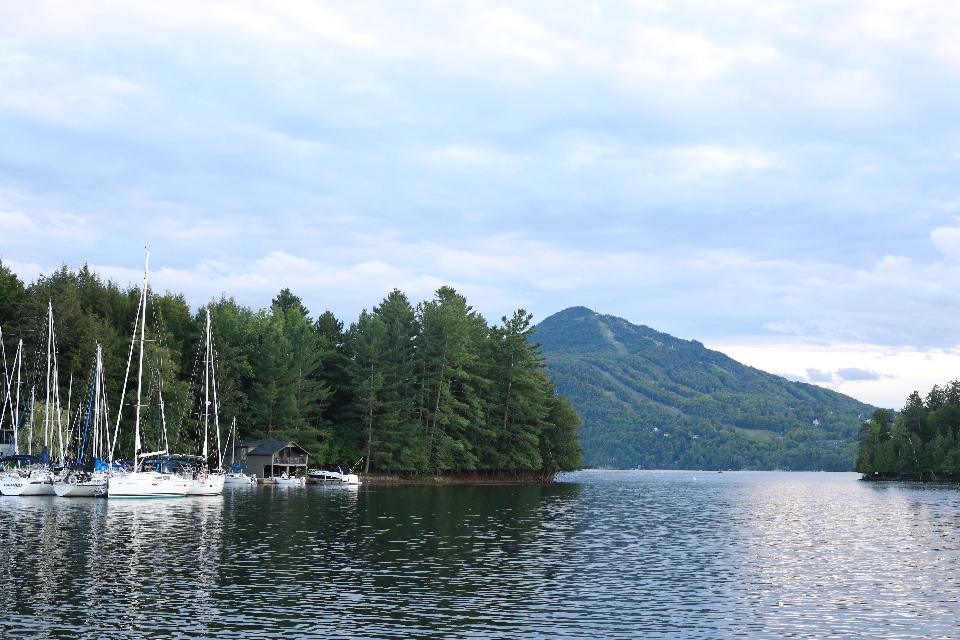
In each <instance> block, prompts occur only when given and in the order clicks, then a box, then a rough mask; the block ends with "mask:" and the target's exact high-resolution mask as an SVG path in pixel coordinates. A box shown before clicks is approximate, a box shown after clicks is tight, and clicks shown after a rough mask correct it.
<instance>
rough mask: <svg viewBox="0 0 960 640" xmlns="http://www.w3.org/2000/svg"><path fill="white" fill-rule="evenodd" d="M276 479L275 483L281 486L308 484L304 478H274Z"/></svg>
mask: <svg viewBox="0 0 960 640" xmlns="http://www.w3.org/2000/svg"><path fill="white" fill-rule="evenodd" d="M274 480H276V483H275V484H278V485H280V486H281V487H302V486H303V485H304V484H306V480H305V479H304V478H274Z"/></svg>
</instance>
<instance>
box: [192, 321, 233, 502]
mask: <svg viewBox="0 0 960 640" xmlns="http://www.w3.org/2000/svg"><path fill="white" fill-rule="evenodd" d="M215 375H216V371H215V369H214V366H213V340H212V339H211V331H210V309H209V308H208V309H207V335H206V357H205V358H204V367H203V453H202V454H201V460H200V468H199V470H198V472H197V477H196V482H195V484H194V485H193V486H192V487H190V489H188V490H187V495H188V496H218V495H220V494H221V493H223V484H224V481H225V480H226V478H225V476H224V473H223V460H222V457H223V456H222V454H221V452H220V411H219V409H218V407H217V385H216V383H215V377H214V376H215ZM211 388H212V389H213V426H214V429H215V430H216V432H217V466H216V468H215V469H211V468H210V450H209V441H210V390H211Z"/></svg>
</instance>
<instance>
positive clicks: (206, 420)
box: [203, 308, 210, 466]
mask: <svg viewBox="0 0 960 640" xmlns="http://www.w3.org/2000/svg"><path fill="white" fill-rule="evenodd" d="M206 342H207V344H206V347H207V349H206V353H205V354H204V363H203V464H204V466H208V461H207V440H209V433H210V309H209V308H208V309H207V340H206Z"/></svg>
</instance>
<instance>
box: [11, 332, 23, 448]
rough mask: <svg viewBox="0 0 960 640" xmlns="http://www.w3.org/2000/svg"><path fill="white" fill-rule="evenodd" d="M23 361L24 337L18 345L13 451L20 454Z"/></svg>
mask: <svg viewBox="0 0 960 640" xmlns="http://www.w3.org/2000/svg"><path fill="white" fill-rule="evenodd" d="M22 361H23V338H20V342H19V344H18V345H17V415H18V416H19V417H18V418H17V424H16V425H15V426H14V427H13V429H14V432H13V439H14V443H15V444H14V447H13V453H14V454H15V455H19V454H20V437H19V436H20V432H19V430H20V420H22V419H23V416H21V415H20V363H21V362H22Z"/></svg>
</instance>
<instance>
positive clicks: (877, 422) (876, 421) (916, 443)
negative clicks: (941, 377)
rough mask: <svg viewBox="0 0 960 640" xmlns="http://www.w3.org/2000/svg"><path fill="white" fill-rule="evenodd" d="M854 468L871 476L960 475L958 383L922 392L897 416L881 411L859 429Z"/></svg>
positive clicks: (959, 403) (911, 397)
mask: <svg viewBox="0 0 960 640" xmlns="http://www.w3.org/2000/svg"><path fill="white" fill-rule="evenodd" d="M856 470H857V471H859V472H861V473H865V474H870V475H878V476H882V477H889V476H898V475H906V476H923V474H931V476H936V475H937V474H946V475H952V474H960V382H958V381H957V380H953V381H951V382H948V383H947V384H945V385H943V386H939V385H934V386H933V388H932V389H931V390H930V392H929V393H928V394H927V396H926V398H922V397H921V396H920V393H919V392H918V391H914V392H913V393H911V394H910V395H909V396H908V397H907V401H906V403H905V404H904V407H903V409H902V410H901V411H900V412H898V413H896V414H894V413H893V412H891V411H888V410H886V409H878V410H877V411H875V412H874V414H873V417H872V418H871V419H870V420H869V421H867V422H865V423H863V425H862V427H861V428H860V445H859V447H858V449H857V463H856Z"/></svg>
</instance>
